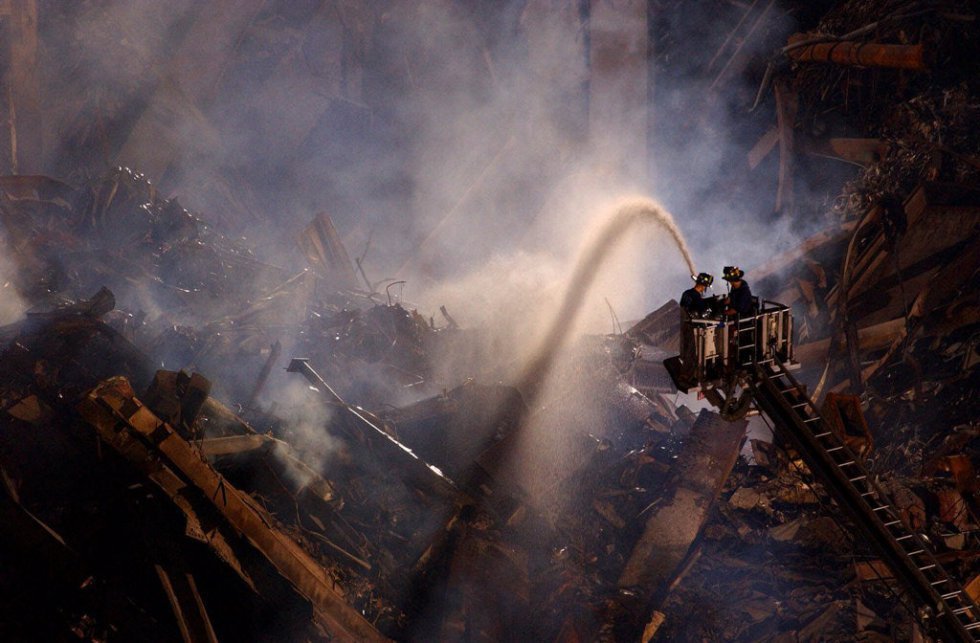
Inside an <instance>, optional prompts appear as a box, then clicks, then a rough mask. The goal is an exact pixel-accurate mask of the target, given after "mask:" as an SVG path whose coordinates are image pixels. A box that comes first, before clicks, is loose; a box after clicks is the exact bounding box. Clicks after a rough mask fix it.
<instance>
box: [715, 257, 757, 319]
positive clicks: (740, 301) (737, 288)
mask: <svg viewBox="0 0 980 643" xmlns="http://www.w3.org/2000/svg"><path fill="white" fill-rule="evenodd" d="M744 276H745V272H744V271H743V270H741V269H740V268H739V267H738V266H725V269H724V272H723V274H722V279H724V280H725V281H727V282H728V284H729V291H728V307H727V309H726V310H725V314H726V315H728V316H730V317H734V316H735V315H738V316H739V317H751V316H752V315H754V314H755V303H754V302H753V301H752V290H750V289H749V284H748V282H747V281H745V280H744V279H742V277H744Z"/></svg>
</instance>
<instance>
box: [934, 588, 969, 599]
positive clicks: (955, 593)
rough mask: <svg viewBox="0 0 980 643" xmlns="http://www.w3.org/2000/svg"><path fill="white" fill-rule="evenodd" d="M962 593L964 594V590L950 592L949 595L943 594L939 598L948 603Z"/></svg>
mask: <svg viewBox="0 0 980 643" xmlns="http://www.w3.org/2000/svg"><path fill="white" fill-rule="evenodd" d="M962 593H963V590H959V589H958V590H956V591H955V592H950V593H949V594H943V595H942V596H940V597H939V598H941V599H943V600H944V601H948V600H949V599H951V598H953V597H954V596H959V595H960V594H962Z"/></svg>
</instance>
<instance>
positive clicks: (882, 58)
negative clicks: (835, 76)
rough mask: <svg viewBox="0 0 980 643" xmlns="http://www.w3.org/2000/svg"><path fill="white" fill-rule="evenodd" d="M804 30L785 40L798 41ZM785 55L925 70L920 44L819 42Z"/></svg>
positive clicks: (800, 58) (809, 59)
mask: <svg viewBox="0 0 980 643" xmlns="http://www.w3.org/2000/svg"><path fill="white" fill-rule="evenodd" d="M806 38H807V36H806V35H805V34H794V35H793V36H790V39H789V43H790V44H791V45H792V44H794V43H795V42H802V41H803V40H804V39H806ZM788 53H789V57H790V58H792V59H793V60H796V61H799V62H832V63H837V64H838V65H857V66H860V67H887V68H891V69H912V70H915V71H925V70H926V69H928V68H929V65H928V64H927V59H926V55H925V51H924V49H923V46H922V44H921V43H920V44H916V45H885V44H879V43H874V42H838V41H832V42H822V43H814V44H812V45H806V46H802V47H799V48H796V49H792V50H790V51H789V52H788Z"/></svg>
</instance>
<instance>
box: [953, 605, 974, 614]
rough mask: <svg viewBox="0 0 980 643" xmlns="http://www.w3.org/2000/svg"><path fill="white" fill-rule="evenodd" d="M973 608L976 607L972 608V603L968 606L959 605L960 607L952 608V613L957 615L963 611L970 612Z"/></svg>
mask: <svg viewBox="0 0 980 643" xmlns="http://www.w3.org/2000/svg"><path fill="white" fill-rule="evenodd" d="M974 609H976V608H974V607H973V606H972V605H971V606H969V607H960V608H957V609H955V610H953V614H957V615H959V614H963V613H965V612H971V611H973V610H974Z"/></svg>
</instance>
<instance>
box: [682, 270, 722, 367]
mask: <svg viewBox="0 0 980 643" xmlns="http://www.w3.org/2000/svg"><path fill="white" fill-rule="evenodd" d="M691 278H693V279H694V287H693V288H688V289H687V290H685V291H684V293H683V294H682V295H681V311H682V312H681V355H680V358H681V359H680V367H681V368H680V379H681V381H682V382H684V384H683V386H694V385H695V384H697V357H698V356H697V348H696V347H695V345H694V328H693V326H692V325H691V324H690V320H691V319H702V318H704V317H707V316H708V315H709V314H710V313H711V311H712V306H711V304H712V301H713V298H706V297H705V296H704V291H706V290H707V289H708V287H709V286H711V284H712V282H714V280H715V278H714V277H712V276H711V275H709V274H708V273H706V272H702V273H700V274H699V275H698V276H696V277H695V276H694V275H691Z"/></svg>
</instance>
